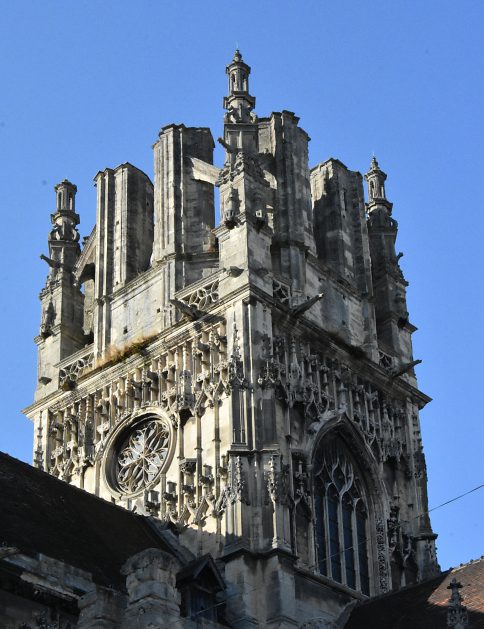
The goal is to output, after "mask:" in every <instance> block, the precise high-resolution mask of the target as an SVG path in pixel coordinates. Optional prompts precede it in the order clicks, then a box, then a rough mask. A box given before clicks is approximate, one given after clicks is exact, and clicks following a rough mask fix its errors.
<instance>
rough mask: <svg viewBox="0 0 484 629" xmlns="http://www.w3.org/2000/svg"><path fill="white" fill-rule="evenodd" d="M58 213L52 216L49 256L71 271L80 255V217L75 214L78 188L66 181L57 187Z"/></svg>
mask: <svg viewBox="0 0 484 629" xmlns="http://www.w3.org/2000/svg"><path fill="white" fill-rule="evenodd" d="M54 189H55V192H56V199H57V200H56V211H55V213H54V214H52V215H51V221H52V230H51V232H50V234H49V254H50V257H51V259H52V260H54V261H55V262H57V263H59V264H61V265H64V266H67V267H69V268H70V269H71V270H72V268H73V266H74V264H75V261H76V259H77V256H78V255H79V252H80V249H79V232H78V231H77V225H78V224H79V215H78V214H76V212H75V207H76V192H77V186H75V185H74V184H73V183H71V182H70V181H68V180H67V179H64V180H63V181H61V182H60V183H58V184H57V185H56V186H55V187H54Z"/></svg>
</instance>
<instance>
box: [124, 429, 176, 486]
mask: <svg viewBox="0 0 484 629" xmlns="http://www.w3.org/2000/svg"><path fill="white" fill-rule="evenodd" d="M169 447H170V431H169V428H168V427H167V426H166V425H165V423H164V422H163V421H162V420H160V419H153V418H151V419H148V420H146V421H143V422H142V423H140V424H138V425H136V426H135V427H134V428H133V429H132V430H131V432H130V433H129V434H128V435H127V436H126V438H125V439H124V440H123V441H122V442H121V445H120V447H119V448H117V452H116V454H115V457H116V460H115V482H116V485H117V486H118V488H119V489H120V490H121V491H122V492H124V493H126V494H135V493H137V492H139V491H141V490H142V489H146V488H147V487H149V486H150V485H151V484H152V483H153V481H155V480H156V478H157V477H158V475H159V474H160V472H161V471H162V468H163V467H164V464H165V460H166V458H167V455H168V450H169Z"/></svg>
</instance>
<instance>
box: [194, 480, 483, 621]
mask: <svg viewBox="0 0 484 629" xmlns="http://www.w3.org/2000/svg"><path fill="white" fill-rule="evenodd" d="M483 487H484V483H482V484H481V485H477V487H474V488H472V489H469V490H468V491H466V492H464V493H463V494H459V495H458V496H454V498H450V499H449V500H446V501H445V502H442V503H441V504H439V505H437V506H435V507H432V508H431V509H428V510H427V511H424V512H423V513H419V514H417V515H416V516H414V517H413V518H411V520H416V519H417V518H421V517H423V516H424V515H428V514H429V513H431V512H432V511H436V510H437V509H441V508H442V507H445V506H447V505H449V504H451V503H452V502H456V500H460V499H461V498H464V497H465V496H468V495H469V494H472V493H473V492H475V491H478V490H479V489H482V488H483ZM369 540H370V538H369V536H367V537H365V539H364V540H362V541H361V542H359V543H358V544H357V545H356V547H358V546H360V545H361V544H366V542H368V541H369ZM354 549H355V546H354V545H353V546H348V547H346V548H343V549H342V550H340V551H338V552H337V553H335V554H333V555H330V556H329V557H328V558H327V560H330V559H332V558H333V557H336V556H338V555H341V554H342V553H344V552H345V551H347V550H354ZM257 589H259V586H254V587H253V588H250V589H249V590H246V591H245V592H244V594H248V593H250V592H253V591H254V590H257ZM241 594H242V593H241V592H236V593H234V594H231V595H230V596H227V597H226V598H225V599H224V600H223V601H221V602H220V603H216V604H215V605H212V606H211V607H207V608H206V609H201V610H200V611H198V612H197V613H196V614H193V616H192V618H194V617H196V616H198V615H200V614H203V613H205V612H207V611H210V610H212V609H215V608H216V607H220V605H225V603H226V602H227V600H228V599H230V598H233V597H234V596H241Z"/></svg>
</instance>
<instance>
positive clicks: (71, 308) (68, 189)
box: [35, 179, 85, 397]
mask: <svg viewBox="0 0 484 629" xmlns="http://www.w3.org/2000/svg"><path fill="white" fill-rule="evenodd" d="M54 189H55V193H56V211H55V212H54V214H51V223H52V229H51V231H50V233H49V237H48V245H49V255H48V256H45V255H41V256H40V257H41V259H42V260H44V261H45V262H46V263H47V264H48V266H49V274H48V276H47V281H46V284H45V287H44V288H43V289H42V291H41V293H40V301H41V303H42V318H41V324H40V333H39V336H37V337H36V339H35V341H36V343H37V346H38V352H39V360H38V388H37V396H39V397H43V396H45V395H48V394H49V393H51V392H52V391H55V390H56V389H57V388H58V377H57V376H58V368H57V365H58V363H59V361H61V360H62V359H63V358H65V357H66V356H69V355H70V354H73V353H74V352H76V351H77V350H79V349H81V348H82V347H83V346H84V344H85V338H84V333H83V330H82V322H83V299H84V296H83V294H82V293H81V291H80V289H79V287H78V285H77V283H76V281H75V276H74V267H75V265H76V262H77V260H78V257H79V254H80V247H79V232H78V231H77V225H78V224H79V215H78V214H76V212H75V207H76V192H77V187H76V186H75V185H74V184H73V183H71V182H70V181H68V180H67V179H64V180H63V181H61V182H60V183H59V184H57V185H56V186H55V187H54Z"/></svg>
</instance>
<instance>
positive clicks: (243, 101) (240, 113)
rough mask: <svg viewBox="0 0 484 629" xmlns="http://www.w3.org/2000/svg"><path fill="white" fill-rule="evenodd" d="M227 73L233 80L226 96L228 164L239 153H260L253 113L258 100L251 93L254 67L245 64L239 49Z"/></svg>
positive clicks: (225, 131) (223, 142)
mask: <svg viewBox="0 0 484 629" xmlns="http://www.w3.org/2000/svg"><path fill="white" fill-rule="evenodd" d="M225 72H226V74H227V76H228V79H229V94H228V96H225V97H224V107H225V109H226V110H227V112H226V114H225V116H224V139H223V141H222V144H223V146H224V147H225V149H226V151H227V157H226V162H232V163H233V162H234V160H235V155H236V153H237V152H238V151H244V153H245V154H247V155H248V154H252V155H254V154H256V153H257V152H258V139H257V117H256V116H255V114H253V113H252V110H253V109H254V107H255V97H254V96H251V95H250V94H249V74H250V66H248V65H247V64H246V63H244V61H242V55H241V54H240V51H239V50H236V51H235V54H234V58H233V60H232V62H231V63H230V64H229V65H228V66H227V68H226V69H225Z"/></svg>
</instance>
